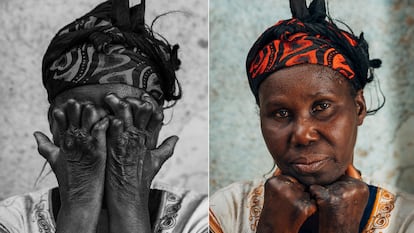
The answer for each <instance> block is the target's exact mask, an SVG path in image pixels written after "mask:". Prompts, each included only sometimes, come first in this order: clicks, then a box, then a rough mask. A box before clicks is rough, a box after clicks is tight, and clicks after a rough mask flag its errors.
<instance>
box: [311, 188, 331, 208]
mask: <svg viewBox="0 0 414 233" xmlns="http://www.w3.org/2000/svg"><path fill="white" fill-rule="evenodd" d="M309 192H310V193H311V195H312V197H314V198H315V199H316V202H317V203H318V204H321V203H322V202H325V201H327V200H329V197H330V195H329V190H328V189H327V188H325V187H323V186H320V185H311V186H310V187H309Z"/></svg>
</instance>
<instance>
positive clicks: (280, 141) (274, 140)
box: [261, 120, 287, 161]
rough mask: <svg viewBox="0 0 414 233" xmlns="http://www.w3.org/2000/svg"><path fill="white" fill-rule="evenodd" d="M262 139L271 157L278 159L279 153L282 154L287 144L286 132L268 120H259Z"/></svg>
mask: <svg viewBox="0 0 414 233" xmlns="http://www.w3.org/2000/svg"><path fill="white" fill-rule="evenodd" d="M261 129H262V135H263V139H264V141H265V143H266V146H267V149H268V150H269V152H270V154H271V155H272V157H273V159H274V160H276V161H278V160H280V159H282V158H280V155H283V154H284V151H285V149H286V145H287V133H285V131H284V130H283V129H281V128H280V127H277V126H275V124H272V123H271V122H269V120H262V121H261Z"/></svg>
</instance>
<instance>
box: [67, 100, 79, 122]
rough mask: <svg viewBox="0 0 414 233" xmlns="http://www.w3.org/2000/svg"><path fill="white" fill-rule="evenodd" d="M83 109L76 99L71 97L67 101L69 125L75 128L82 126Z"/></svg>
mask: <svg viewBox="0 0 414 233" xmlns="http://www.w3.org/2000/svg"><path fill="white" fill-rule="evenodd" d="M81 111H82V109H81V105H80V104H79V103H78V102H77V101H76V100H74V99H70V100H68V101H67V105H66V110H65V113H66V116H67V119H68V124H69V125H71V126H74V127H75V128H79V127H80V118H81Z"/></svg>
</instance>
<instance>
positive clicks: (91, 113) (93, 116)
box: [81, 104, 100, 132]
mask: <svg viewBox="0 0 414 233" xmlns="http://www.w3.org/2000/svg"><path fill="white" fill-rule="evenodd" d="M99 120H100V117H99V115H98V111H97V110H96V108H95V106H93V105H92V104H87V105H85V106H84V107H83V110H82V126H81V127H82V128H84V129H86V131H87V132H90V131H91V128H92V126H93V125H94V124H95V123H96V122H98V121H99Z"/></svg>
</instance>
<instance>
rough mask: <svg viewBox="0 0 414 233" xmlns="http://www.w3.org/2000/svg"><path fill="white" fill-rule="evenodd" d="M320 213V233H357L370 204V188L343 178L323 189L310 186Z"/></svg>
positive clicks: (359, 182) (353, 180) (346, 177)
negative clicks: (366, 208) (368, 203)
mask: <svg viewBox="0 0 414 233" xmlns="http://www.w3.org/2000/svg"><path fill="white" fill-rule="evenodd" d="M310 192H311V193H312V196H313V197H314V198H315V199H316V203H317V206H318V213H319V232H320V233H325V232H326V233H328V232H338V233H357V232H358V231H359V224H360V221H361V218H362V215H363V213H364V210H365V206H366V205H367V202H368V197H369V190H368V186H367V185H366V184H365V183H364V182H362V181H360V180H357V179H354V178H351V177H349V176H343V177H341V178H340V179H339V180H338V181H336V182H335V183H333V184H331V185H329V186H327V187H322V186H319V185H312V186H310Z"/></svg>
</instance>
